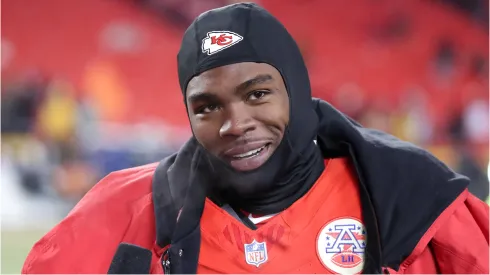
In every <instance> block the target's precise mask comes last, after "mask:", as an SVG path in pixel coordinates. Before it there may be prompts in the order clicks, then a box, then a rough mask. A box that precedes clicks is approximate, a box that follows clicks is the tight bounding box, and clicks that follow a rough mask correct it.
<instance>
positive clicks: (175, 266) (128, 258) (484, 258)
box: [23, 4, 489, 274]
mask: <svg viewBox="0 0 490 275" xmlns="http://www.w3.org/2000/svg"><path fill="white" fill-rule="evenodd" d="M178 70H179V81H180V85H181V88H182V92H183V95H184V98H185V104H186V107H187V112H188V116H189V120H190V122H191V126H192V130H193V138H191V139H190V140H189V142H187V143H186V144H185V145H184V146H183V147H182V148H181V150H180V151H179V152H178V153H177V154H175V155H173V156H172V157H170V158H168V159H165V160H163V161H162V162H161V163H160V164H158V165H157V164H150V165H147V166H143V167H137V168H132V169H128V170H123V171H119V172H116V173H112V174H110V175H109V176H107V177H106V178H105V179H103V180H102V181H101V182H99V183H98V184H97V185H96V186H95V187H94V188H93V189H92V190H91V191H90V192H89V193H88V194H87V195H86V196H85V197H84V199H82V200H81V201H80V203H79V204H78V205H77V206H76V207H75V209H74V210H73V211H72V212H71V213H70V215H68V217H67V218H66V219H65V220H63V221H62V222H61V223H60V224H59V225H57V226H56V227H55V228H54V229H53V230H52V231H51V232H49V233H48V234H47V235H46V236H45V237H44V238H42V239H41V240H40V241H39V242H38V243H37V244H36V245H35V246H34V248H33V250H32V252H31V253H30V254H29V256H28V258H27V260H26V263H25V265H24V269H23V273H105V272H106V271H107V270H108V269H110V273H111V272H119V273H124V272H136V271H135V270H137V268H138V266H143V265H146V264H150V260H148V261H147V262H145V261H143V260H142V259H143V258H145V257H146V256H145V255H147V256H148V255H149V256H148V257H151V267H150V270H149V271H150V272H151V273H162V272H165V273H196V272H197V273H342V274H343V273H345V274H354V273H360V272H363V273H381V272H388V273H488V271H489V267H488V265H489V263H488V255H489V254H488V249H489V243H488V213H489V212H488V206H486V205H485V204H484V203H483V202H481V201H479V200H478V199H476V198H475V197H474V196H472V195H471V194H469V193H468V191H467V189H466V186H467V185H468V179H467V178H465V177H463V176H460V175H457V174H455V173H454V172H452V171H451V170H450V169H448V168H447V167H446V166H445V165H444V164H442V163H441V162H439V161H438V160H437V159H435V158H434V157H433V156H432V155H430V154H429V153H427V152H426V151H424V150H422V149H419V148H417V147H415V146H413V145H411V144H408V143H405V142H402V141H400V140H397V139H395V138H394V137H391V136H389V135H387V134H384V133H381V132H378V131H375V130H369V129H365V128H362V127H361V126H360V125H358V124H357V123H355V122H354V121H352V120H350V119H349V118H347V117H346V116H344V115H343V114H342V113H340V112H338V111H337V110H335V109H334V108H333V107H332V106H330V105H329V104H328V103H326V102H324V101H321V100H317V99H313V100H312V98H311V94H310V86H309V79H308V73H307V70H306V67H305V64H304V62H303V59H302V57H301V54H300V52H299V49H298V47H297V46H296V43H295V42H294V40H293V39H292V38H291V36H290V35H289V34H288V32H287V31H286V30H285V29H284V27H283V26H282V25H281V24H280V23H279V22H278V21H277V20H276V19H275V18H273V17H272V16H271V15H270V14H269V13H267V12H266V11H265V10H264V9H262V8H260V7H258V6H257V5H255V4H235V5H231V6H227V7H224V8H220V9H216V10H211V11H208V12H206V13H204V14H202V15H201V16H199V17H198V18H197V19H196V20H195V21H194V22H193V23H192V25H191V26H190V27H189V29H187V31H186V33H185V35H184V38H183V42H182V47H181V49H180V52H179V55H178ZM121 243H129V244H133V245H136V246H140V247H142V248H145V249H148V250H149V251H148V252H147V254H141V253H140V254H138V253H139V252H138V253H136V252H134V254H131V253H130V252H128V250H124V251H122V250H118V245H120V244H121ZM121 251H122V252H121ZM132 251H135V250H134V249H133V250H132ZM114 255H115V256H114ZM121 255H122V256H121ZM113 256H114V259H113ZM111 259H113V260H112V261H111ZM115 266H117V267H115ZM121 266H123V269H121ZM124 268H126V269H124ZM143 272H146V271H143ZM140 273H142V272H140Z"/></svg>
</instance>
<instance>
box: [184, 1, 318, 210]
mask: <svg viewBox="0 0 490 275" xmlns="http://www.w3.org/2000/svg"><path fill="white" fill-rule="evenodd" d="M218 32H222V33H218ZM223 33H224V35H223V37H222V38H220V35H221V34H223ZM220 39H223V40H220ZM230 41H231V42H230ZM219 44H221V45H219ZM240 62H257V63H267V64H269V65H271V66H273V67H275V68H276V69H277V70H278V71H279V72H280V73H281V75H282V77H283V79H284V82H285V84H286V88H287V91H288V95H289V106H290V119H289V124H288V126H287V128H286V132H285V134H284V137H283V139H282V141H281V143H280V145H279V146H278V148H277V149H276V151H275V152H274V153H273V155H272V156H271V157H270V159H269V160H268V161H267V162H266V163H265V164H264V165H263V166H261V167H259V168H258V169H256V170H253V171H248V172H238V171H236V170H234V169H233V168H231V166H229V165H228V164H227V163H225V162H223V161H221V160H220V159H218V158H217V157H215V156H213V155H211V154H210V153H208V152H207V151H205V150H204V148H202V146H199V148H198V149H197V150H202V151H203V154H201V155H202V156H203V158H205V160H203V163H205V165H206V167H205V168H204V169H203V168H200V169H201V170H200V171H191V173H196V174H198V175H199V179H200V181H202V183H203V184H204V185H205V186H206V187H207V190H208V191H207V195H208V197H210V198H212V199H213V201H215V202H216V203H218V204H225V203H227V204H230V205H231V206H232V207H235V208H239V209H242V210H245V211H248V212H252V213H257V214H271V213H277V212H280V211H282V210H284V209H286V208H287V207H289V206H290V205H291V204H292V203H294V202H295V201H296V200H297V199H299V198H300V197H301V196H303V195H304V194H305V193H306V192H307V191H308V190H309V189H310V187H311V186H312V185H313V184H314V183H315V182H316V180H317V179H318V177H319V176H320V174H321V173H322V171H323V169H324V161H323V157H322V154H321V152H320V150H319V149H318V148H317V147H316V145H315V143H314V140H315V138H316V134H317V128H318V118H317V116H316V113H315V111H314V109H313V103H312V100H311V91H310V82H309V78H308V72H307V69H306V66H305V63H304V61H303V58H302V56H301V53H300V51H299V48H298V46H297V45H296V42H295V41H294V40H293V38H292V37H291V35H290V34H289V33H288V32H287V30H286V29H285V28H284V26H283V25H282V24H281V23H280V22H279V21H278V20H277V19H275V18H274V17H273V16H272V15H271V14H270V13H269V12H267V11H266V10H264V9H263V8H261V7H259V6H257V5H256V4H252V3H240V4H233V5H229V6H226V7H223V8H219V9H214V10H211V11H208V12H205V13H203V14H201V15H200V16H199V17H198V18H197V19H196V20H195V21H194V22H193V23H192V24H191V26H190V27H189V28H188V29H187V31H186V32H185V34H184V38H183V41H182V46H181V49H180V51H179V54H178V71H179V81H180V87H181V89H182V93H183V94H184V98H185V93H186V89H187V85H188V83H189V81H190V80H191V79H192V78H193V77H194V76H197V75H199V74H200V73H202V72H204V71H207V70H210V69H213V68H216V67H220V66H224V65H229V64H234V63H240ZM184 100H185V99H184Z"/></svg>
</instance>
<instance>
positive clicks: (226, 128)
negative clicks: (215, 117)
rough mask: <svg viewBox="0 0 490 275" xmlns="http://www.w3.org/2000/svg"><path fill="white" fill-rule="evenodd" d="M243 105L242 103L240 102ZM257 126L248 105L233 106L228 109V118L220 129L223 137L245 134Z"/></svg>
mask: <svg viewBox="0 0 490 275" xmlns="http://www.w3.org/2000/svg"><path fill="white" fill-rule="evenodd" d="M240 105H241V104H240ZM255 127H256V125H255V122H254V119H253V118H252V116H251V115H250V113H249V112H248V111H247V107H246V106H233V107H232V108H229V109H228V110H227V111H226V118H225V120H224V122H223V125H222V126H221V128H220V130H219V134H220V136H221V137H226V136H236V137H239V136H243V135H244V134H245V133H246V132H248V131H252V130H254V129H255Z"/></svg>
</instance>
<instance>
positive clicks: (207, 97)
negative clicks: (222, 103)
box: [188, 92, 218, 104]
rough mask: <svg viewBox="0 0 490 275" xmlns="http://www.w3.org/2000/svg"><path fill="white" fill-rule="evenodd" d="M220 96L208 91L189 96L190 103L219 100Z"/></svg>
mask: <svg viewBox="0 0 490 275" xmlns="http://www.w3.org/2000/svg"><path fill="white" fill-rule="evenodd" d="M217 100H218V97H217V96H216V95H214V94H211V93H207V92H196V93H193V94H191V95H189V97H188V101H189V103H191V104H192V103H196V102H199V101H217Z"/></svg>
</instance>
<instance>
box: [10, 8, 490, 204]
mask: <svg viewBox="0 0 490 275" xmlns="http://www.w3.org/2000/svg"><path fill="white" fill-rule="evenodd" d="M128 2H131V1H128ZM132 2H133V3H132V6H133V8H137V9H142V10H144V11H145V14H146V16H148V17H151V18H159V19H161V20H162V24H167V25H168V24H173V25H174V26H175V28H176V29H177V30H178V32H182V30H183V28H185V27H186V26H187V25H188V24H189V23H190V21H191V20H192V19H193V18H194V17H195V16H197V15H198V14H199V13H201V12H202V11H203V10H207V9H210V8H214V7H218V6H222V5H225V4H228V3H231V2H236V1H225V0H214V1H201V0H198V1H195V0H186V1H182V0H142V1H136V0H133V1H132ZM264 2H266V1H264ZM371 2H372V4H373V5H376V3H377V1H371ZM437 2H442V3H441V5H445V6H446V7H450V9H455V10H457V12H458V13H461V14H464V16H465V17H466V18H468V20H471V21H474V22H476V23H475V24H476V25H479V26H478V27H475V28H480V29H481V30H483V31H485V32H486V33H487V37H488V1H477V0H475V1H458V0H451V1H449V0H445V1H442V0H439V1H437ZM184 6H185V7H186V8H183V7H184ZM291 12H292V11H291ZM346 12H348V11H346ZM407 24H408V25H409V24H410V20H409V18H408V19H406V18H397V20H393V21H390V23H389V24H388V25H387V26H385V27H384V28H383V31H380V32H378V33H376V35H377V37H378V39H380V40H382V41H383V39H384V41H386V42H383V43H386V44H389V43H390V39H397V37H398V38H399V39H410V38H406V37H404V36H403V33H404V32H405V31H406V29H407V28H409V26H408V25H407ZM427 27H430V26H427ZM179 39H180V38H179ZM299 44H300V46H301V47H302V50H304V53H305V59H306V60H307V61H308V64H311V62H310V60H311V59H312V58H313V57H312V56H311V55H309V54H308V45H304V44H302V42H301V41H299ZM435 44H436V45H437V46H436V51H434V53H433V55H432V57H431V59H430V60H429V61H428V62H426V64H425V66H426V72H425V75H426V77H427V79H428V80H427V81H426V83H419V82H417V81H416V80H414V81H413V85H411V86H409V87H406V89H405V90H404V91H403V92H400V93H399V94H401V96H399V97H397V99H396V103H393V101H390V100H386V98H385V97H383V96H382V95H383V94H382V93H378V94H376V95H372V94H371V93H370V91H367V90H366V89H365V87H364V86H363V83H360V82H356V81H351V82H345V83H342V85H339V86H338V87H337V88H335V89H332V91H330V92H329V93H327V94H323V93H318V92H316V90H315V86H314V85H313V92H314V94H315V96H319V97H324V98H325V99H327V100H329V101H330V102H332V104H333V105H334V106H336V107H337V108H339V109H340V110H341V111H343V112H345V113H346V114H348V115H349V116H351V117H353V118H354V119H356V120H358V121H359V122H360V123H361V124H362V125H364V126H366V127H372V128H377V129H380V130H383V131H386V132H389V133H392V134H394V135H395V136H398V137H400V138H402V139H404V140H408V141H411V142H414V143H416V144H418V145H420V146H423V147H425V148H428V149H429V150H430V151H432V152H433V153H434V154H436V156H438V157H439V158H441V159H442V160H444V161H445V162H446V163H448V164H449V165H450V166H451V167H453V168H454V169H456V170H457V171H459V172H461V173H463V174H465V175H466V176H469V177H470V178H471V179H472V180H473V183H472V184H473V185H472V186H471V187H470V190H471V191H472V192H473V193H475V194H476V195H477V196H478V197H480V198H481V199H486V198H487V197H488V185H489V184H488V175H487V167H488V139H489V128H488V126H489V101H488V91H489V90H488V73H489V71H488V55H482V54H481V53H479V52H473V53H471V52H470V53H467V52H461V51H460V50H459V48H458V47H457V46H456V45H455V43H454V41H453V40H451V39H439V40H438V41H437V42H436V43H435ZM487 47H488V45H487ZM8 49H9V48H8V45H7V44H5V43H3V42H2V51H4V52H5V51H7V53H8ZM462 56H469V57H468V58H466V59H467V60H468V62H461V60H462ZM5 58H8V55H6V56H5V57H4V56H2V74H3V69H4V66H5V65H4V63H5V62H7V60H6V59H5ZM311 66H314V64H313V65H311ZM60 75H62V74H60ZM60 75H56V74H51V73H50V74H45V73H44V72H43V71H42V70H38V69H32V68H26V69H25V70H24V71H23V73H21V74H19V73H17V74H15V75H14V76H12V75H9V76H8V77H5V76H4V75H3V79H2V80H3V81H2V100H1V116H2V121H1V122H2V123H1V131H2V167H3V168H4V169H5V167H8V169H10V170H11V172H12V173H15V174H17V175H18V177H17V178H18V179H19V181H18V184H19V185H20V186H21V188H22V190H24V192H26V193H27V194H29V196H33V197H36V196H37V197H48V198H51V199H57V200H64V201H68V202H70V203H69V205H70V207H71V206H72V205H73V204H74V203H76V202H77V201H78V200H79V199H80V198H81V197H82V196H83V195H84V194H85V193H86V192H87V191H88V190H89V189H90V188H91V187H92V186H93V185H94V184H95V183H96V182H97V181H98V180H99V179H100V178H102V177H104V176H105V175H107V174H108V173H110V172H111V171H115V170H118V169H123V168H127V167H131V166H136V165H141V164H146V163H149V162H154V161H158V160H160V159H162V158H164V157H165V156H167V155H169V154H171V153H172V152H174V151H175V150H177V148H178V146H179V145H180V144H181V143H182V142H183V141H184V140H185V139H186V138H187V137H188V134H189V133H188V132H186V130H182V129H177V128H175V127H170V126H168V125H167V124H166V121H165V118H163V119H161V120H154V119H152V120H146V121H145V120H143V121H139V122H137V123H121V122H111V121H105V120H104V119H102V116H101V112H103V110H101V109H100V104H97V102H95V101H94V100H96V99H94V98H93V97H88V96H86V94H85V93H84V92H83V91H80V90H79V88H78V87H77V85H75V83H73V81H72V80H70V79H68V78H64V77H61V76H60ZM140 77H144V76H140ZM312 77H315V76H312ZM316 77H318V76H316ZM374 77H376V78H378V79H381V80H382V79H383V78H384V77H385V76H374ZM387 77H391V76H387ZM460 79H464V81H459V80H460ZM172 81H176V80H175V79H172ZM457 81H459V82H457ZM456 82H457V83H456ZM427 83H428V84H427ZM431 87H432V88H431ZM452 87H457V89H459V91H458V92H457V93H454V92H452V93H450V94H449V93H446V94H445V91H446V90H451V88H452ZM134 92H136V91H134ZM387 93H390V92H389V91H388V92H387ZM448 106H449V107H448ZM162 108H164V107H162ZM441 114H443V115H441ZM186 127H187V126H186V125H182V128H186ZM179 131H182V132H179ZM169 136H172V137H173V138H172V139H169ZM175 136H180V137H181V138H180V139H175ZM176 140H177V141H176ZM3 184H4V183H2V185H3ZM70 207H68V208H70Z"/></svg>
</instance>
